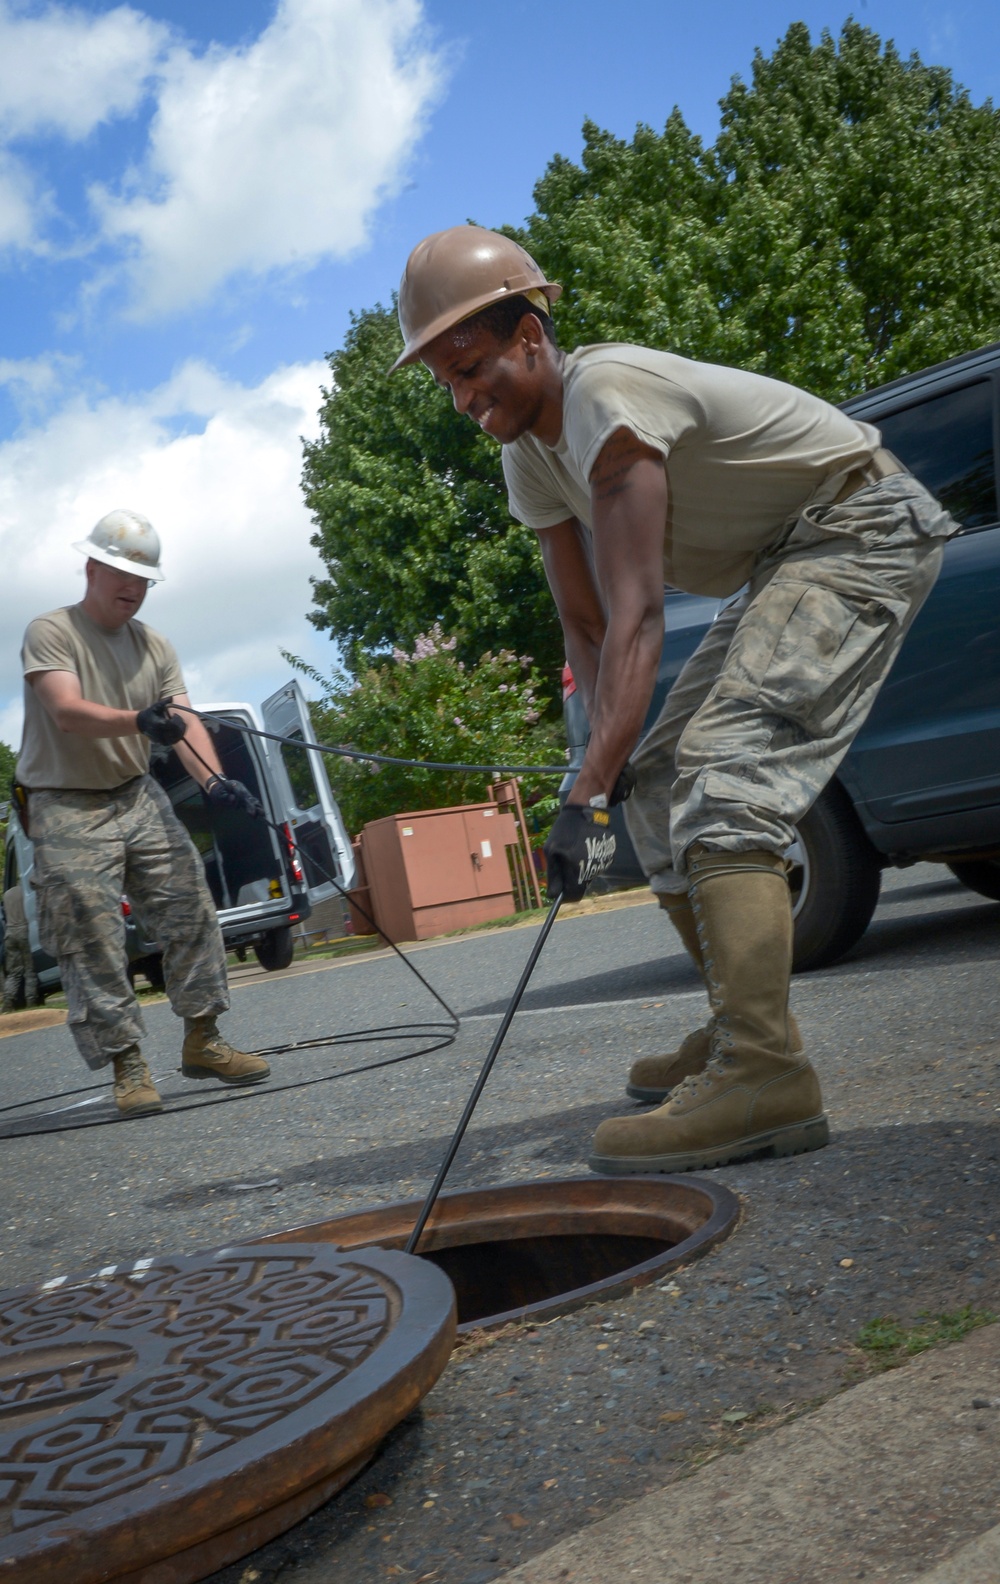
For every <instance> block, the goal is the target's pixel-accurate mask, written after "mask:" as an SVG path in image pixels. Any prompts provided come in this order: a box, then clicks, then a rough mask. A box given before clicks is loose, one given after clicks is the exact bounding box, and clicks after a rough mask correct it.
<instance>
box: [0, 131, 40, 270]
mask: <svg viewBox="0 0 1000 1584" xmlns="http://www.w3.org/2000/svg"><path fill="white" fill-rule="evenodd" d="M46 207H47V203H46V200H45V198H44V196H43V195H41V194H40V193H39V192H38V190H37V188H36V184H35V182H34V181H33V179H32V177H31V174H30V173H29V171H28V170H27V169H26V167H25V166H24V165H23V164H22V162H21V161H20V160H18V159H15V158H14V156H13V155H12V154H10V153H9V152H8V151H7V150H6V149H4V148H2V147H0V252H2V251H3V250H4V249H6V248H20V249H22V250H27V249H28V248H31V247H33V246H34V245H35V242H36V237H37V227H38V220H39V218H40V216H41V214H42V212H43V211H44V210H45V208H46Z"/></svg>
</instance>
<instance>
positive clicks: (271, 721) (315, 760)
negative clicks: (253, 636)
mask: <svg viewBox="0 0 1000 1584" xmlns="http://www.w3.org/2000/svg"><path fill="white" fill-rule="evenodd" d="M260 710H261V715H262V716H263V718H264V725H265V727H266V728H267V730H268V731H270V732H275V733H276V734H277V735H278V736H280V737H285V738H288V739H289V741H287V742H282V743H275V742H269V743H267V744H266V746H267V751H268V759H269V761H270V764H271V769H272V773H273V775H274V779H275V782H276V784H277V786H278V788H279V790H280V792H281V795H282V797H283V798H284V800H285V808H286V810H287V814H286V818H287V820H288V823H289V825H290V826H291V828H292V834H293V835H294V837H295V841H296V844H297V846H298V849H299V856H300V859H301V862H302V867H303V869H304V870H305V876H306V886H307V889H308V893H309V900H310V902H311V903H312V904H313V906H315V905H316V904H317V903H318V902H323V901H325V900H326V899H327V897H332V896H337V895H339V892H338V889H337V887H336V886H335V885H334V884H333V883H332V881H330V880H328V879H327V875H328V874H333V875H336V877H337V879H338V881H339V882H340V884H341V885H342V886H343V888H344V890H345V891H349V890H350V889H351V887H352V886H353V884H354V854H353V853H352V852H351V840H350V837H349V836H348V834H347V831H346V829H345V827H344V821H343V819H342V818H341V814H340V809H339V808H338V807H337V800H336V798H335V797H334V795H333V789H332V788H331V786H330V781H329V778H328V776H327V773H326V765H325V764H324V762H323V755H322V754H321V753H320V752H319V751H318V749H315V748H309V747H308V746H307V745H308V744H309V743H312V742H315V741H316V739H315V737H314V735H313V728H312V722H311V721H310V719H309V706H308V704H307V703H306V697H305V694H304V693H303V691H302V689H301V688H300V686H299V684H298V682H297V681H294V680H293V681H291V682H286V684H285V686H284V687H282V688H279V689H278V691H277V693H272V694H271V697H270V698H268V699H265V700H264V702H263V704H262V705H261V707H260Z"/></svg>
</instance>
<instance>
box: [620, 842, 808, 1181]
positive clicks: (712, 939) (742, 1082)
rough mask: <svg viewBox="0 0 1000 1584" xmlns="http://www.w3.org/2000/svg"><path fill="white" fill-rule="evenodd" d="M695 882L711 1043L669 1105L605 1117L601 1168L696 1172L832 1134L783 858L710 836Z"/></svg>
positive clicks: (693, 859) (795, 1149) (695, 867)
mask: <svg viewBox="0 0 1000 1584" xmlns="http://www.w3.org/2000/svg"><path fill="white" fill-rule="evenodd" d="M690 884H691V891H690V894H691V899H692V905H693V909H694V916H695V919H696V922H697V926H698V937H699V941H700V943H701V948H702V960H703V962H704V964H705V971H706V976H707V980H708V991H709V997H710V1000H711V1003H712V1011H713V1018H714V1023H715V1027H714V1029H713V1032H712V1039H711V1045H712V1054H711V1056H710V1058H709V1061H708V1063H707V1064H706V1066H705V1068H704V1070H703V1071H702V1072H701V1073H700V1074H695V1075H693V1076H691V1077H688V1078H686V1079H684V1080H683V1081H682V1082H681V1084H680V1085H679V1086H678V1087H677V1088H676V1089H675V1090H674V1091H673V1093H672V1094H671V1096H670V1098H669V1099H668V1100H667V1102H666V1104H665V1105H663V1106H660V1107H659V1109H658V1110H656V1111H649V1112H647V1113H646V1114H645V1115H644V1116H633V1117H614V1118H611V1119H610V1120H609V1121H607V1122H602V1123H601V1126H600V1127H599V1128H598V1130H597V1133H596V1135H595V1138H594V1146H593V1154H592V1155H591V1160H590V1166H591V1169H592V1170H593V1171H598V1172H612V1173H629V1172H676V1171H692V1170H694V1169H696V1168H698V1167H701V1168H708V1167H712V1166H722V1165H725V1164H726V1163H727V1162H728V1161H733V1160H740V1159H742V1158H744V1157H746V1156H748V1155H757V1154H770V1155H795V1154H798V1153H799V1152H800V1151H802V1150H810V1149H819V1148H821V1147H822V1145H824V1144H826V1143H827V1142H828V1140H829V1128H828V1125H827V1121H826V1117H825V1116H824V1115H823V1108H822V1099H821V1096H820V1088H819V1079H818V1078H817V1076H816V1073H815V1072H814V1070H813V1068H812V1066H811V1065H810V1064H809V1062H808V1061H806V1060H805V1058H804V1056H803V1054H802V1052H801V1050H800V1051H795V1050H793V1049H792V1031H791V1028H790V1026H789V1017H788V983H789V978H790V975H791V965H792V910H791V898H790V896H789V892H788V883H787V881H786V879H785V864H784V860H783V859H782V858H779V857H778V856H777V855H776V854H774V853H769V852H754V853H715V852H709V851H706V849H705V848H703V847H701V845H700V844H699V845H697V846H695V847H694V848H693V849H692V851H691V856H690Z"/></svg>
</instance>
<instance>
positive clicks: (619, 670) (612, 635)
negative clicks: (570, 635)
mask: <svg viewBox="0 0 1000 1584" xmlns="http://www.w3.org/2000/svg"><path fill="white" fill-rule="evenodd" d="M662 647H663V617H662V612H656V613H653V612H650V614H649V615H648V616H647V617H645V618H644V619H643V620H642V621H641V622H640V623H639V624H638V625H637V626H631V625H630V627H629V629H628V630H627V631H625V632H622V631H621V628H620V626H618V625H617V624H616V623H615V622H612V623H611V624H610V625H609V627H608V631H607V635H606V637H605V640H604V646H603V648H602V650H601V657H600V668H599V671H598V675H597V683H596V689H595V699H594V708H593V712H592V713H591V714H590V723H591V730H590V742H589V744H588V747H587V752H586V755H585V757H584V761H583V765H582V766H581V769H580V773H579V775H578V776H577V778H576V781H575V783H574V785H573V790H572V791H571V793H570V797H569V800H570V802H572V803H587V802H589V800H590V799H591V798H592V797H594V796H596V795H598V794H600V793H604V794H605V795H609V794H610V792H611V790H612V788H613V787H614V784H615V782H616V780H617V779H618V776H619V774H620V772H621V770H622V769H623V767H624V765H625V763H626V761H627V760H628V758H629V756H630V755H631V753H632V750H633V749H634V748H635V745H636V742H637V741H638V737H639V733H640V732H641V730H642V725H643V721H644V720H645V718H646V712H647V710H648V709H649V703H650V700H651V698H652V696H653V689H654V687H655V685H656V674H657V671H658V669H659V663H660V652H661V649H662Z"/></svg>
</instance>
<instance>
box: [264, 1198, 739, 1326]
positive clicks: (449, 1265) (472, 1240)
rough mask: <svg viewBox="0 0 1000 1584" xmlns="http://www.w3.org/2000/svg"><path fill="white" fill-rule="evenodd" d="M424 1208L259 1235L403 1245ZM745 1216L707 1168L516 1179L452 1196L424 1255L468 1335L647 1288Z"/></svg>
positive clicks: (441, 1205) (436, 1217)
mask: <svg viewBox="0 0 1000 1584" xmlns="http://www.w3.org/2000/svg"><path fill="white" fill-rule="evenodd" d="M419 1210H420V1201H419V1200H413V1201H412V1202H409V1203H405V1204H395V1205H387V1206H384V1207H382V1208H379V1209H375V1210H360V1211H357V1212H355V1213H354V1214H352V1215H346V1216H338V1217H336V1218H335V1219H333V1220H330V1221H317V1222H313V1223H312V1224H310V1225H308V1226H301V1227H294V1228H292V1229H291V1230H289V1231H285V1232H273V1233H269V1234H267V1235H266V1236H265V1237H262V1238H260V1239H259V1240H258V1241H259V1242H260V1243H286V1244H287V1243H297V1242H300V1241H301V1242H305V1243H310V1244H315V1243H333V1244H335V1245H336V1247H338V1248H339V1249H341V1250H342V1251H344V1252H346V1251H349V1250H351V1249H356V1248H362V1247H365V1246H371V1245H372V1244H376V1245H378V1246H379V1247H380V1248H385V1249H396V1248H402V1247H403V1245H404V1244H405V1242H406V1240H407V1238H408V1237H409V1235H410V1232H411V1231H412V1229H413V1226H414V1223H415V1221H416V1218H417V1214H418V1212H419ZM738 1214H739V1200H738V1199H737V1198H736V1196H735V1194H733V1193H730V1191H729V1189H728V1188H723V1187H722V1186H721V1184H719V1183H715V1182H710V1181H708V1180H705V1179H701V1178H697V1177H660V1176H656V1177H652V1176H650V1177H580V1178H564V1179H562V1180H556V1181H552V1182H532V1183H521V1184H509V1185H506V1186H501V1187H498V1188H478V1189H473V1190H470V1191H468V1192H457V1193H446V1194H442V1195H441V1197H440V1198H439V1199H438V1201H437V1204H436V1205H435V1207H434V1213H433V1216H432V1217H431V1220H430V1222H429V1223H428V1226H427V1228H426V1230H425V1232H424V1235H423V1237H422V1238H421V1240H420V1250H419V1252H420V1255H421V1256H422V1257H423V1258H424V1259H425V1260H427V1261H428V1262H430V1263H433V1264H435V1265H437V1266H438V1267H439V1268H440V1269H441V1270H443V1271H444V1272H445V1274H446V1275H447V1276H448V1277H449V1278H450V1280H451V1282H452V1285H453V1286H454V1288H455V1295H456V1299H457V1304H458V1329H459V1331H460V1332H466V1331H470V1330H474V1329H481V1328H488V1327H491V1326H499V1325H503V1324H505V1323H506V1322H507V1321H509V1320H522V1319H525V1318H529V1317H532V1316H540V1315H550V1314H558V1313H560V1312H563V1311H565V1310H567V1309H573V1308H576V1307H577V1306H578V1305H580V1304H583V1303H587V1302H589V1301H590V1300H591V1299H594V1298H608V1297H611V1296H613V1295H614V1294H615V1293H616V1292H621V1291H625V1290H627V1289H628V1288H631V1287H641V1286H644V1285H645V1284H646V1283H647V1282H651V1281H655V1280H656V1279H657V1278H658V1277H661V1276H663V1275H664V1274H666V1272H668V1271H670V1270H672V1269H673V1268H674V1267H675V1266H677V1265H682V1264H684V1263H686V1261H688V1260H690V1259H692V1258H694V1257H695V1256H696V1255H698V1254H703V1253H705V1252H706V1251H707V1250H708V1249H710V1248H711V1247H712V1246H713V1245H714V1244H716V1243H718V1242H720V1241H721V1239H722V1238H724V1237H727V1236H728V1234H729V1233H730V1232H731V1231H732V1228H733V1226H734V1225H735V1222H736V1218H737V1216H738Z"/></svg>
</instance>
